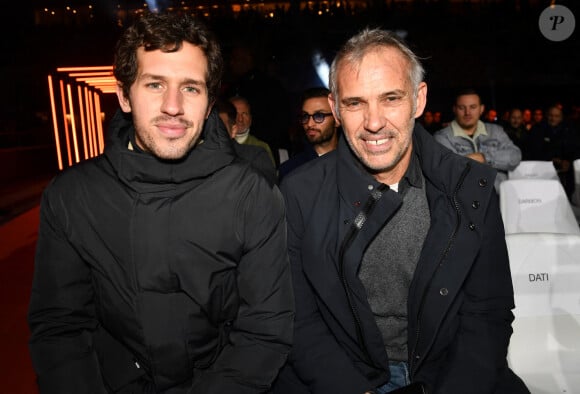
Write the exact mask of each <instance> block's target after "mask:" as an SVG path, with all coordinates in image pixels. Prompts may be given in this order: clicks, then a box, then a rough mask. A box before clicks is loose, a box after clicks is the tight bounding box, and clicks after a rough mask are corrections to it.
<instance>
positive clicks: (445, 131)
mask: <svg viewBox="0 0 580 394" xmlns="http://www.w3.org/2000/svg"><path fill="white" fill-rule="evenodd" d="M451 133H453V129H452V128H451V124H448V125H447V126H445V127H443V128H441V129H439V130H437V131H435V132H434V133H433V137H434V138H444V137H447V136H449V135H450V134H451Z"/></svg>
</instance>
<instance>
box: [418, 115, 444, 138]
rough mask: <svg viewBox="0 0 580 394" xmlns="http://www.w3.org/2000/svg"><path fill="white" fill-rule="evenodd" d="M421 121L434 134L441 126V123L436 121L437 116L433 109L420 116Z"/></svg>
mask: <svg viewBox="0 0 580 394" xmlns="http://www.w3.org/2000/svg"><path fill="white" fill-rule="evenodd" d="M420 123H421V125H422V126H423V127H424V128H425V130H427V131H428V132H429V133H430V134H433V133H434V132H435V131H437V130H439V129H440V128H441V125H440V124H439V123H435V117H434V115H433V112H431V111H425V113H424V114H423V116H421V118H420Z"/></svg>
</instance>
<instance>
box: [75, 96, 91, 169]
mask: <svg viewBox="0 0 580 394" xmlns="http://www.w3.org/2000/svg"><path fill="white" fill-rule="evenodd" d="M77 92H78V95H79V114H80V116H81V135H82V137H83V153H84V156H85V160H86V159H88V158H89V152H88V149H87V129H86V127H85V110H84V106H83V102H84V99H83V89H82V88H81V86H80V85H79V86H77Z"/></svg>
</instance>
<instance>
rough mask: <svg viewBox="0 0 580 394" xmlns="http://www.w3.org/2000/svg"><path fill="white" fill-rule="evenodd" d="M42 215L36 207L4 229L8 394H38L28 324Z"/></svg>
mask: <svg viewBox="0 0 580 394" xmlns="http://www.w3.org/2000/svg"><path fill="white" fill-rule="evenodd" d="M38 213H39V208H38V207H36V208H34V209H32V210H30V211H27V212H25V213H23V214H22V215H20V216H18V217H16V218H14V219H13V220H11V221H10V222H7V223H5V224H3V225H1V226H0V311H1V315H2V324H0V382H1V383H0V385H2V389H1V392H2V393H7V394H35V393H38V390H37V388H36V383H35V376H34V372H33V370H32V364H31V361H30V355H29V353H28V339H29V335H30V332H29V330H28V325H27V323H26V312H27V310H28V302H29V299H30V287H31V282H32V272H33V265H34V249H35V244H36V237H37V230H38Z"/></svg>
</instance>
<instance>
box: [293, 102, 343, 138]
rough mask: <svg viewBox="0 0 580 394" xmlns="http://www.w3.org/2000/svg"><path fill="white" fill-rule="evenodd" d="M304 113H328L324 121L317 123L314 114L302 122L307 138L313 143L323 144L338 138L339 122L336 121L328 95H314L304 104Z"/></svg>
mask: <svg viewBox="0 0 580 394" xmlns="http://www.w3.org/2000/svg"><path fill="white" fill-rule="evenodd" d="M302 114H303V115H304V114H307V115H314V114H323V115H326V116H325V117H324V120H323V121H322V123H316V122H315V121H314V118H313V117H312V116H310V117H308V121H307V122H306V123H303V124H302V127H303V128H304V133H305V134H306V138H308V141H310V143H311V144H313V145H318V144H323V143H325V142H328V141H331V140H333V139H335V138H336V129H337V127H338V124H337V123H336V122H335V120H334V117H333V116H332V111H331V109H330V104H329V103H328V98H327V97H312V98H309V99H306V100H305V101H304V103H303V104H302Z"/></svg>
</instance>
